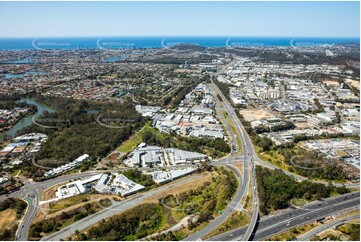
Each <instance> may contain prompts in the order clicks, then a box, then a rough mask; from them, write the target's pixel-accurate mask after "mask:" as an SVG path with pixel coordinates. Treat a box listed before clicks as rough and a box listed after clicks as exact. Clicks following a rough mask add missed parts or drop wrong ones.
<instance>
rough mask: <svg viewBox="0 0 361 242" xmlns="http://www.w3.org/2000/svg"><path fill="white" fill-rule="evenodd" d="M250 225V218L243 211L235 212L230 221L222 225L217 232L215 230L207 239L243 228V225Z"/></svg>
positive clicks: (229, 218)
mask: <svg viewBox="0 0 361 242" xmlns="http://www.w3.org/2000/svg"><path fill="white" fill-rule="evenodd" d="M248 223H249V218H248V217H247V215H246V214H245V213H243V212H241V211H234V212H233V213H232V214H231V215H230V216H229V217H228V219H227V220H226V221H225V222H224V223H223V224H221V226H219V227H218V228H217V229H216V230H214V231H213V232H212V233H210V234H209V235H207V237H206V238H211V237H213V236H216V235H219V234H222V233H225V232H227V231H230V230H232V229H235V228H239V227H242V226H243V225H246V224H248Z"/></svg>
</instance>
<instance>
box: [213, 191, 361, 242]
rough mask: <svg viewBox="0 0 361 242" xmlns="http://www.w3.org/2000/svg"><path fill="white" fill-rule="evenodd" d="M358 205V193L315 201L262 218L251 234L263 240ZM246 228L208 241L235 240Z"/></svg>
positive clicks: (256, 238)
mask: <svg viewBox="0 0 361 242" xmlns="http://www.w3.org/2000/svg"><path fill="white" fill-rule="evenodd" d="M359 205H360V193H359V192H357V193H351V194H345V195H341V196H338V197H332V198H328V199H325V200H324V201H316V202H313V203H310V204H308V205H306V206H303V207H299V208H296V209H287V210H284V211H281V212H280V213H278V214H277V215H274V216H272V217H269V216H268V217H263V218H261V219H260V220H259V222H258V223H257V226H256V230H255V232H254V234H253V236H254V237H253V239H254V240H264V239H266V238H267V237H269V236H272V235H275V234H278V233H281V232H283V231H286V230H289V229H291V228H294V227H297V226H300V225H303V224H306V223H310V222H312V221H315V220H316V219H321V218H324V217H326V216H330V215H334V214H336V213H338V212H340V211H342V210H345V209H349V208H357V207H359ZM246 230H247V226H244V227H242V228H237V229H234V230H232V231H228V232H226V233H223V234H221V235H218V236H215V237H213V238H211V239H210V240H213V241H225V240H227V241H228V240H236V239H237V238H240V237H242V236H243V235H244V233H245V232H246Z"/></svg>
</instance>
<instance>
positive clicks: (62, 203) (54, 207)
mask: <svg viewBox="0 0 361 242" xmlns="http://www.w3.org/2000/svg"><path fill="white" fill-rule="evenodd" d="M89 199H90V197H89V194H81V195H76V196H73V197H69V198H65V199H61V200H59V201H55V202H51V203H50V204H49V208H50V213H55V212H57V211H60V210H63V209H65V208H68V207H70V206H73V205H76V204H79V203H82V202H87V201H89Z"/></svg>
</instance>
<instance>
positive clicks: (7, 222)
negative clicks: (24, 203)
mask: <svg viewBox="0 0 361 242" xmlns="http://www.w3.org/2000/svg"><path fill="white" fill-rule="evenodd" d="M15 221H16V211H15V209H5V210H4V211H1V212H0V231H3V230H5V229H7V228H9V227H10V226H11V224H12V223H14V222H15Z"/></svg>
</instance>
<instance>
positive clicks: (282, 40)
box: [0, 37, 360, 50]
mask: <svg viewBox="0 0 361 242" xmlns="http://www.w3.org/2000/svg"><path fill="white" fill-rule="evenodd" d="M343 43H356V44H360V38H292V37H82V38H78V37H74V38H70V37H69V38H0V50H35V49H40V50H66V49H126V48H131V49H133V48H136V49H139V48H162V47H170V46H174V45H178V44H194V45H200V46H204V47H226V46H228V47H237V46H238V47H262V46H264V47H269V46H317V45H332V44H343Z"/></svg>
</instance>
